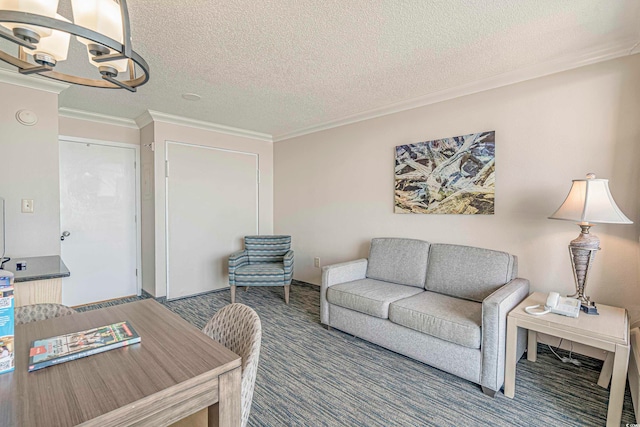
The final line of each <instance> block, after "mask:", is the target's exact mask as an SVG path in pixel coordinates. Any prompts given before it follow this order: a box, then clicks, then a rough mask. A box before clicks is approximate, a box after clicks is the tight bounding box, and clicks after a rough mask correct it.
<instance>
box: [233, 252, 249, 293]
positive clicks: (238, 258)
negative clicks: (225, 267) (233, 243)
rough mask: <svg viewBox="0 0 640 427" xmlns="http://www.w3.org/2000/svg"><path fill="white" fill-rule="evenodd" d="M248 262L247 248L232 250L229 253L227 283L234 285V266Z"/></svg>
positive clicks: (240, 265)
mask: <svg viewBox="0 0 640 427" xmlns="http://www.w3.org/2000/svg"><path fill="white" fill-rule="evenodd" d="M247 264H249V253H248V252H247V250H246V249H245V250H242V251H238V252H234V253H232V254H231V255H229V285H230V286H235V285H236V275H235V273H236V268H239V267H242V266H243V265H247Z"/></svg>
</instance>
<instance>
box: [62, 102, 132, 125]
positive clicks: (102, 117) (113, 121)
mask: <svg viewBox="0 0 640 427" xmlns="http://www.w3.org/2000/svg"><path fill="white" fill-rule="evenodd" d="M58 114H59V115H60V116H63V117H68V118H70V119H79V120H88V121H90V122H97V123H104V124H107V125H115V126H121V127H126V128H130V129H139V128H138V125H137V124H136V122H135V120H131V119H125V118H123V117H115V116H108V115H106V114H99V113H91V112H89V111H82V110H74V109H73V108H65V107H61V108H58Z"/></svg>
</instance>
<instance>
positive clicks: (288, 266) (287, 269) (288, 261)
mask: <svg viewBox="0 0 640 427" xmlns="http://www.w3.org/2000/svg"><path fill="white" fill-rule="evenodd" d="M282 264H283V265H284V284H285V285H290V284H291V279H293V251H287V253H286V254H284V256H283V257H282Z"/></svg>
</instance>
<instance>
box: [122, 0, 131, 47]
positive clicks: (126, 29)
mask: <svg viewBox="0 0 640 427" xmlns="http://www.w3.org/2000/svg"><path fill="white" fill-rule="evenodd" d="M120 13H121V14H122V30H123V34H122V40H123V41H124V46H123V47H124V49H123V50H122V53H124V55H125V56H126V57H127V58H131V53H132V52H133V48H132V47H131V23H130V22H129V9H128V8H127V0H120Z"/></svg>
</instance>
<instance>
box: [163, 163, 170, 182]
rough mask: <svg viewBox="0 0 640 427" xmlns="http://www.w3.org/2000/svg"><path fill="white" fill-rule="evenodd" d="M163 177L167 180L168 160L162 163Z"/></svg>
mask: <svg viewBox="0 0 640 427" xmlns="http://www.w3.org/2000/svg"><path fill="white" fill-rule="evenodd" d="M164 176H165V178H169V160H165V161H164Z"/></svg>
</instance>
